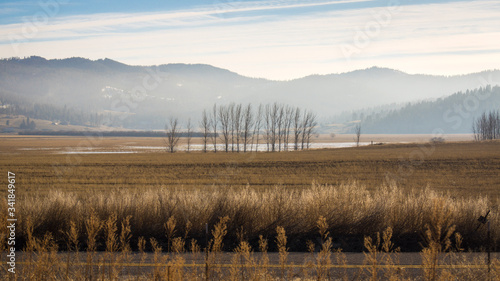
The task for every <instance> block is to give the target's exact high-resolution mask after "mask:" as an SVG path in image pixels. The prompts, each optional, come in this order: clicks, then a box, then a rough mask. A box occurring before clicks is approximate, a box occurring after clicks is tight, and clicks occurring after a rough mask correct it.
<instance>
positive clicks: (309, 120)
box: [301, 111, 317, 149]
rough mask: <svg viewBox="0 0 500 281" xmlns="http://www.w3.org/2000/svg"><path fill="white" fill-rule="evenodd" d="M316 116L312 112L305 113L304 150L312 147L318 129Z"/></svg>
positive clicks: (303, 122) (303, 129) (303, 125)
mask: <svg viewBox="0 0 500 281" xmlns="http://www.w3.org/2000/svg"><path fill="white" fill-rule="evenodd" d="M316 125H317V122H316V115H315V114H314V113H312V112H310V111H306V112H304V117H303V121H302V129H301V130H302V132H301V133H302V149H304V147H305V148H307V149H309V147H310V145H311V136H312V135H313V134H314V128H315V127H316Z"/></svg>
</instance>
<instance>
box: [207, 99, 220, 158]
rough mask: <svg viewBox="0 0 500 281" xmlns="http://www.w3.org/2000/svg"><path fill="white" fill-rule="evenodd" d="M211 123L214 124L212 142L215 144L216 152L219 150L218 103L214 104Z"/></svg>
mask: <svg viewBox="0 0 500 281" xmlns="http://www.w3.org/2000/svg"><path fill="white" fill-rule="evenodd" d="M210 117H211V118H210V121H209V122H210V124H211V125H212V144H213V146H214V153H216V152H217V124H218V123H219V122H218V119H217V104H214V107H213V109H212V114H211V115H210Z"/></svg>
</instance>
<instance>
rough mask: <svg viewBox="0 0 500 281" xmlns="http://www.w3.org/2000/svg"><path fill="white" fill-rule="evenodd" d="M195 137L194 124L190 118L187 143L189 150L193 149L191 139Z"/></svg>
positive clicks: (187, 128)
mask: <svg viewBox="0 0 500 281" xmlns="http://www.w3.org/2000/svg"><path fill="white" fill-rule="evenodd" d="M192 138H193V125H192V124H191V118H189V119H188V122H187V126H186V144H187V152H189V151H190V150H191V139H192Z"/></svg>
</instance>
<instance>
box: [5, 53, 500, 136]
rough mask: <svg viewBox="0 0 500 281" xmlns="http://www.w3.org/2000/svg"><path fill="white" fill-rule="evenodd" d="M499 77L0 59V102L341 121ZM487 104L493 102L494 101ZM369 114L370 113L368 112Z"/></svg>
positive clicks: (151, 125)
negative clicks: (280, 108) (229, 107)
mask: <svg viewBox="0 0 500 281" xmlns="http://www.w3.org/2000/svg"><path fill="white" fill-rule="evenodd" d="M499 81H500V71H499V70H489V71H484V72H481V73H473V74H467V75H460V76H449V77H447V76H432V75H420V74H417V75H411V74H407V73H404V72H401V71H397V70H392V69H387V68H378V67H372V68H369V69H364V70H357V71H353V72H348V73H342V74H330V75H311V76H307V77H304V78H301V79H295V80H290V81H271V80H266V79H257V78H249V77H244V76H241V75H238V74H236V73H234V72H231V71H229V70H225V69H220V68H217V67H214V66H210V65H201V64H193V65H191V64H167V65H160V66H130V65H125V64H122V63H120V62H117V61H113V60H110V59H103V60H96V61H92V60H88V59H84V58H68V59H62V60H46V59H44V58H41V57H30V58H25V59H4V60H0V97H2V98H3V100H2V102H3V103H4V104H5V103H9V102H11V103H12V102H19V103H25V104H29V105H30V106H32V105H33V104H35V103H36V104H49V105H54V106H58V107H66V108H69V109H71V110H77V111H81V112H89V113H92V114H96V113H97V114H109V115H112V116H115V117H120V118H115V119H114V120H115V121H114V122H116V124H112V125H115V126H123V127H128V128H135V129H148V130H149V129H162V128H163V127H164V125H165V119H166V118H167V117H168V116H175V117H179V118H180V119H187V118H188V117H191V118H192V119H193V120H198V118H199V117H200V115H201V112H202V111H203V109H208V108H210V107H211V106H212V105H213V104H214V103H217V104H227V103H230V102H236V103H254V104H255V105H257V104H258V103H272V102H282V103H286V104H289V105H292V106H300V107H301V108H305V109H311V110H314V112H316V114H317V115H318V117H319V120H320V121H323V122H324V123H334V122H339V121H341V122H348V121H355V120H343V119H346V118H343V117H340V116H342V115H341V114H342V113H344V115H345V114H346V112H359V113H363V110H362V109H364V108H375V107H378V106H380V108H381V110H382V109H384V108H385V107H384V106H385V105H388V104H398V105H400V106H396V108H397V107H403V106H404V105H405V104H406V103H408V102H418V101H428V102H431V101H433V100H436V99H439V98H441V100H442V98H445V97H448V96H450V95H452V94H454V93H456V92H459V91H463V92H464V94H465V91H467V90H473V89H477V88H480V87H485V86H487V85H498V84H499ZM495 97H496V96H495ZM464 100H465V98H464ZM462 102H463V100H462ZM491 104H492V106H493V107H494V104H495V103H491ZM429 106H430V107H431V108H432V105H429ZM482 108H488V106H483V107H481V109H482ZM386 109H387V108H386ZM439 111H440V112H442V111H443V108H441V109H439ZM371 113H373V114H376V112H373V110H372V111H371ZM386 113H387V112H386ZM480 113H481V112H478V115H479V114H480ZM368 115H369V114H368V113H366V116H368ZM386 115H387V114H386ZM386 115H384V116H386ZM379 117H380V116H379ZM415 118H418V116H415ZM335 119H339V120H335ZM351 119H356V118H351ZM360 120H361V118H360ZM413 121H418V120H413ZM371 122H372V123H373V124H375V123H376V124H377V126H378V127H379V128H380V127H383V126H384V125H383V124H380V123H377V122H375V121H374V120H373V118H372V120H371ZM426 122H432V121H428V120H426ZM463 126H464V129H460V130H458V131H457V130H455V131H456V132H457V133H458V132H463V131H464V130H466V129H465V128H466V126H465V125H463ZM403 127H404V126H403ZM469 128H470V127H469ZM376 131H377V130H371V131H370V132H376ZM407 131H408V132H412V131H411V130H406V131H405V132H407ZM424 131H425V130H424ZM384 132H397V130H395V131H394V130H385V131H384ZM419 132H422V130H420V131H419ZM429 133H430V132H429Z"/></svg>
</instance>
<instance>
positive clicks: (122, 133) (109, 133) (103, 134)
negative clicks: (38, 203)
mask: <svg viewBox="0 0 500 281" xmlns="http://www.w3.org/2000/svg"><path fill="white" fill-rule="evenodd" d="M18 134H19V135H35V136H82V137H160V138H164V137H166V136H167V135H166V133H165V132H155V131H31V130H30V131H21V132H19V133H18ZM186 136H187V133H184V132H179V137H186ZM191 136H192V137H202V136H203V134H202V133H196V132H192V133H191Z"/></svg>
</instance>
